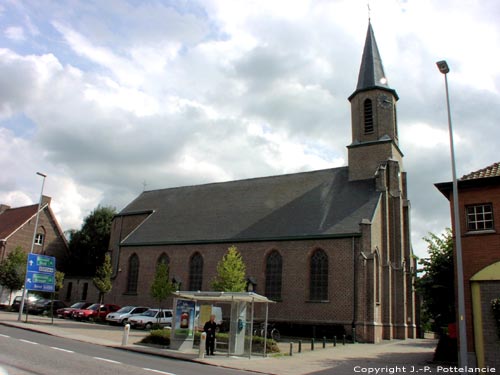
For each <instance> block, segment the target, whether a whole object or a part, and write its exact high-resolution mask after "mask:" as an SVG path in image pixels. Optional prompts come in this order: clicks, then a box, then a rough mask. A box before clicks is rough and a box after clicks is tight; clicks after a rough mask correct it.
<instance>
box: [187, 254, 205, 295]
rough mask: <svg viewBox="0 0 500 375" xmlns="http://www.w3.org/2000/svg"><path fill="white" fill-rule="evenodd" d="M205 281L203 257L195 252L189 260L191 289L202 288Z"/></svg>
mask: <svg viewBox="0 0 500 375" xmlns="http://www.w3.org/2000/svg"><path fill="white" fill-rule="evenodd" d="M202 283H203V258H202V256H201V254H200V253H195V254H194V255H193V256H192V257H191V260H190V262H189V290H201V286H202Z"/></svg>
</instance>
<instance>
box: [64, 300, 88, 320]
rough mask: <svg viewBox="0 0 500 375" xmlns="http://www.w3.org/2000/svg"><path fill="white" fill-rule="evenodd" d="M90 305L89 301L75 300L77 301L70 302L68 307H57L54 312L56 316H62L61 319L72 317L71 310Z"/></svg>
mask: <svg viewBox="0 0 500 375" xmlns="http://www.w3.org/2000/svg"><path fill="white" fill-rule="evenodd" d="M90 305H91V303H89V302H77V303H74V304H72V305H71V306H70V307H65V308H62V309H57V310H56V314H57V317H58V318H62V319H66V318H72V317H73V312H74V311H75V310H79V309H86V308H87V307H89V306H90Z"/></svg>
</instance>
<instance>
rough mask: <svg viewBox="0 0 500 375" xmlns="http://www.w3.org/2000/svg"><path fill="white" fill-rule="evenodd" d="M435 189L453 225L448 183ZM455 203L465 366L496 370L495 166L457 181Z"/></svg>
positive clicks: (499, 191) (499, 278) (499, 200)
mask: <svg viewBox="0 0 500 375" xmlns="http://www.w3.org/2000/svg"><path fill="white" fill-rule="evenodd" d="M436 187H437V188H438V189H439V190H440V191H441V192H442V193H443V194H444V196H445V197H446V198H448V200H449V201H450V209H451V211H452V215H451V217H452V220H453V218H454V215H453V194H452V183H451V182H445V183H439V184H436ZM458 200H459V202H458V206H459V211H460V212H459V217H460V228H461V233H462V238H461V240H462V259H463V270H464V294H465V315H466V321H465V322H466V327H467V352H468V354H469V365H474V364H476V363H477V365H478V366H480V367H484V366H490V367H496V368H500V356H499V355H498V353H500V337H499V335H498V334H497V332H500V327H498V326H497V324H500V322H498V323H497V322H495V319H494V316H493V312H492V308H491V301H492V300H493V299H494V298H500V227H499V224H498V223H500V163H495V164H493V165H490V166H489V167H486V168H484V169H481V170H479V171H476V172H472V173H470V174H467V175H465V176H463V177H462V178H460V179H459V180H458ZM453 227H455V223H454V222H453ZM457 311H458V307H457Z"/></svg>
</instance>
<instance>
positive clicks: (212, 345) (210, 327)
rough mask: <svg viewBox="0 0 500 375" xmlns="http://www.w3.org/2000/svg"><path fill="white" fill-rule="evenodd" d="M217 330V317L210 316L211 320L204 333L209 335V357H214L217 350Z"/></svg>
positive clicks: (207, 347)
mask: <svg viewBox="0 0 500 375" xmlns="http://www.w3.org/2000/svg"><path fill="white" fill-rule="evenodd" d="M216 328H217V323H215V315H213V314H212V315H210V320H209V321H208V322H206V323H205V325H204V326H203V332H205V333H206V334H207V346H206V349H207V355H214V348H215V329H216Z"/></svg>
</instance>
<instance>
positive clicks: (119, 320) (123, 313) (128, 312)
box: [106, 306, 149, 325]
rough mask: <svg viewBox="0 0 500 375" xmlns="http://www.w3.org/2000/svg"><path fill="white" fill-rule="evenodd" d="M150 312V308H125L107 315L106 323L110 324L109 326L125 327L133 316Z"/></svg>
mask: <svg viewBox="0 0 500 375" xmlns="http://www.w3.org/2000/svg"><path fill="white" fill-rule="evenodd" d="M148 310H149V307H144V306H124V307H122V308H121V309H120V310H118V311H115V312H112V313H109V314H108V315H106V321H107V322H109V324H122V325H125V324H127V323H128V320H129V318H130V317H131V316H133V315H140V314H142V313H143V312H145V311H148Z"/></svg>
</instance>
